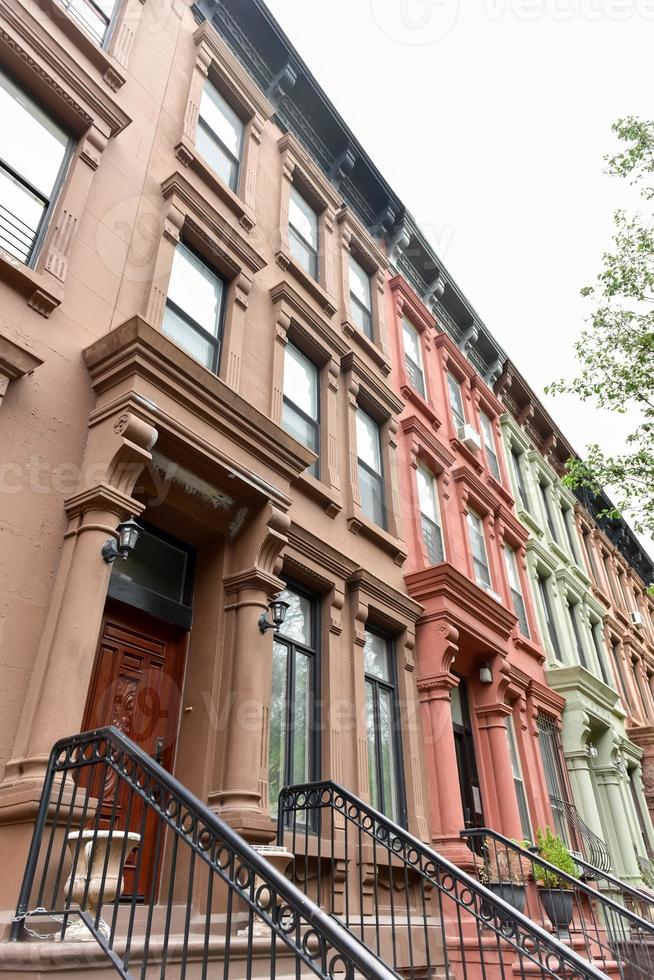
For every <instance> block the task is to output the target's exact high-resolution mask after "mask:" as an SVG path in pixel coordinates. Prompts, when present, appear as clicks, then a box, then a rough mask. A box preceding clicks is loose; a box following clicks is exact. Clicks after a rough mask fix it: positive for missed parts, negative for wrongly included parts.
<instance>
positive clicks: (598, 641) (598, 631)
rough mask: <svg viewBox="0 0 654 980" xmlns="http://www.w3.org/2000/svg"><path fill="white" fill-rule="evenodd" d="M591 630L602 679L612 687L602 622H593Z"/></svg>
mask: <svg viewBox="0 0 654 980" xmlns="http://www.w3.org/2000/svg"><path fill="white" fill-rule="evenodd" d="M590 631H591V633H592V636H593V645H594V647H595V653H596V654H597V660H598V662H599V669H600V673H601V675H602V680H603V681H604V683H605V684H608V685H609V687H610V686H611V681H610V679H609V676H608V673H607V671H606V661H605V659H604V656H605V654H604V643H603V641H602V624H601V623H593V625H592V626H591V628H590Z"/></svg>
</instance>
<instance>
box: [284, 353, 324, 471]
mask: <svg viewBox="0 0 654 980" xmlns="http://www.w3.org/2000/svg"><path fill="white" fill-rule="evenodd" d="M319 398H320V394H319V387H318V368H317V367H316V365H315V364H314V363H313V362H312V361H310V360H309V358H308V357H305V355H304V354H303V353H302V351H299V350H298V349H297V347H294V346H293V344H287V345H286V350H285V352H284V401H283V407H282V425H283V427H284V428H285V429H286V431H287V432H290V434H291V435H292V436H293V437H294V438H295V439H297V441H298V442H301V443H302V445H303V446H307V447H308V448H309V449H313V451H314V453H319V452H320V416H319ZM309 472H310V473H313V475H314V476H318V475H319V466H318V460H316V462H315V463H312V465H311V466H310V467H309Z"/></svg>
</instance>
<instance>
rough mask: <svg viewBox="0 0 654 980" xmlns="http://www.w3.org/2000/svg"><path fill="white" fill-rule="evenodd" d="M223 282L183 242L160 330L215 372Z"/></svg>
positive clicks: (220, 333) (179, 247)
mask: <svg viewBox="0 0 654 980" xmlns="http://www.w3.org/2000/svg"><path fill="white" fill-rule="evenodd" d="M224 292H225V285H224V283H223V280H222V279H221V278H220V276H219V275H218V274H217V273H216V272H214V271H213V269H210V268H209V266H208V265H207V264H206V262H203V261H202V259H201V258H199V257H198V256H197V255H196V254H195V252H192V251H191V249H190V248H187V247H186V245H182V244H179V245H178V246H177V248H176V249H175V257H174V259H173V269H172V273H171V276H170V283H169V285H168V297H167V299H166V309H165V312H164V320H163V331H164V333H165V334H167V335H168V336H169V337H170V338H171V339H172V340H174V341H175V343H177V344H179V346H180V347H183V348H184V350H185V351H187V352H188V353H189V354H190V355H191V357H194V358H195V359H196V361H200V363H201V364H204V366H205V367H208V368H209V370H210V371H217V370H218V364H219V361H220V345H221V342H222V319H223V297H224Z"/></svg>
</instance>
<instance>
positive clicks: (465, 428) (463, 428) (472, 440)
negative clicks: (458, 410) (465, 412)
mask: <svg viewBox="0 0 654 980" xmlns="http://www.w3.org/2000/svg"><path fill="white" fill-rule="evenodd" d="M456 435H457V438H458V440H459V442H460V443H462V444H463V445H464V446H465V447H466V449H469V450H470V452H471V453H478V452H479V450H480V449H481V437H480V435H479V433H478V432H477V430H476V429H474V428H473V427H472V426H471V425H460V426H459V428H458V429H457V432H456Z"/></svg>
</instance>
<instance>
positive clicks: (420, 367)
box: [400, 314, 427, 401]
mask: <svg viewBox="0 0 654 980" xmlns="http://www.w3.org/2000/svg"><path fill="white" fill-rule="evenodd" d="M407 328H408V330H409V331H410V332H411V333H413V334H414V336H415V339H416V344H417V350H418V357H419V359H420V363H419V364H416V362H415V361H414V360H413V358H412V357H411V356H410V355H409V352H408V350H407V343H406V331H407ZM400 329H401V331H402V350H403V351H404V364H405V370H406V376H407V380H408V382H409V385H410V386H411V388H413V390H414V391H415V392H416V393H417V394H418V395H420V397H421V398H422V399H423V401H427V380H426V378H425V367H424V365H425V360H424V356H423V352H422V334H421V331H420V330H418V328H417V327H415V326H414V325H413V323H412V322H411V320H410V319H409V317H408V316H407V315H406V314H404V315H403V317H402V323H401V325H400ZM416 378H419V382H420V384H419V385H418V384H416Z"/></svg>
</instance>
